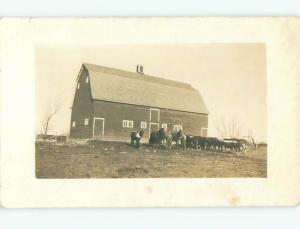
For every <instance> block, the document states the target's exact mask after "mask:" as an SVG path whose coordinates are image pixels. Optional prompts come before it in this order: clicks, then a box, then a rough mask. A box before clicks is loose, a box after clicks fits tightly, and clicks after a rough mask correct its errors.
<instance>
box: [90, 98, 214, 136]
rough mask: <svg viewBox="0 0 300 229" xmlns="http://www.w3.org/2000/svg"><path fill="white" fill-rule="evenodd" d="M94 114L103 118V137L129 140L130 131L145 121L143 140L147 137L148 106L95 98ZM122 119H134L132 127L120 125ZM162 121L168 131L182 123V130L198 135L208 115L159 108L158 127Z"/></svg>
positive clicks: (138, 127)
mask: <svg viewBox="0 0 300 229" xmlns="http://www.w3.org/2000/svg"><path fill="white" fill-rule="evenodd" d="M94 114H95V117H98V118H104V119H105V131H104V137H105V139H108V140H121V141H129V136H130V133H131V132H132V131H135V130H139V129H141V122H147V128H146V129H144V131H145V138H144V141H147V140H146V139H148V137H149V122H150V107H143V106H136V105H129V104H121V103H112V102H105V101H99V100H95V101H94ZM123 120H132V121H134V126H133V128H128V127H122V121H123ZM162 123H166V124H168V130H170V131H173V125H183V129H184V132H186V133H190V134H194V135H200V134H201V127H205V128H207V125H208V124H207V123H208V116H207V115H204V114H196V113H188V112H181V111H173V110H167V109H160V122H159V124H160V127H161V124H162Z"/></svg>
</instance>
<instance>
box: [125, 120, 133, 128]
mask: <svg viewBox="0 0 300 229" xmlns="http://www.w3.org/2000/svg"><path fill="white" fill-rule="evenodd" d="M123 127H129V128H133V121H131V120H123Z"/></svg>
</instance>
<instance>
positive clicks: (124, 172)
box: [36, 142, 267, 178]
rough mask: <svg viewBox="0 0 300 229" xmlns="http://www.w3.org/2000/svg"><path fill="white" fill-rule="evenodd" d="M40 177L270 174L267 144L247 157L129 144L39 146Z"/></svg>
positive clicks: (262, 175) (248, 153)
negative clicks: (268, 171) (134, 146)
mask: <svg viewBox="0 0 300 229" xmlns="http://www.w3.org/2000/svg"><path fill="white" fill-rule="evenodd" d="M36 177H37V178H130V177H135V178H144V177H145V178H146V177H152V178H159V177H164V178H167V177H178V178H180V177H181V178H183V177H187V178H197V177H267V147H259V148H257V149H255V148H253V147H251V148H248V149H247V152H246V153H245V154H244V155H241V154H238V155H236V154H232V153H229V152H226V153H225V152H223V153H222V152H211V151H199V150H185V151H184V150H182V149H172V150H170V151H169V150H165V149H159V148H154V147H151V146H147V145H142V148H141V149H134V148H132V147H131V146H130V145H128V144H126V143H119V142H101V143H100V144H99V145H97V147H95V148H93V147H92V146H89V145H87V144H81V145H71V144H64V145H50V144H45V143H37V144H36Z"/></svg>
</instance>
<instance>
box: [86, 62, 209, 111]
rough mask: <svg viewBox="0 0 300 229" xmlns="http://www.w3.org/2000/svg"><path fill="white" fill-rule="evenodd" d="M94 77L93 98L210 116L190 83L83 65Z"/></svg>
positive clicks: (92, 82) (91, 79)
mask: <svg viewBox="0 0 300 229" xmlns="http://www.w3.org/2000/svg"><path fill="white" fill-rule="evenodd" d="M83 65H84V66H85V67H86V68H87V70H88V72H89V77H90V84H91V90H92V91H91V92H92V98H93V99H96V100H104V101H111V102H118V103H126V104H134V105H141V106H148V107H153V108H165V109H171V110H178V111H187V112H194V113H202V114H208V110H207V107H206V105H205V103H204V101H203V99H202V97H201V95H200V93H199V91H197V90H196V89H194V88H193V87H191V86H190V85H189V84H185V83H181V82H177V81H172V80H167V79H162V78H158V77H153V76H149V75H144V74H141V73H135V72H129V71H124V70H119V69H114V68H109V67H103V66H99V65H93V64H87V63H85V64H83Z"/></svg>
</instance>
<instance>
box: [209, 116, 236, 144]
mask: <svg viewBox="0 0 300 229" xmlns="http://www.w3.org/2000/svg"><path fill="white" fill-rule="evenodd" d="M214 125H215V128H216V130H217V131H218V134H219V137H221V138H238V137H239V136H240V133H241V130H242V125H241V124H240V123H239V122H238V120H237V118H236V117H235V116H233V115H232V118H231V119H226V118H225V117H224V116H221V117H218V118H217V119H216V120H214Z"/></svg>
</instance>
